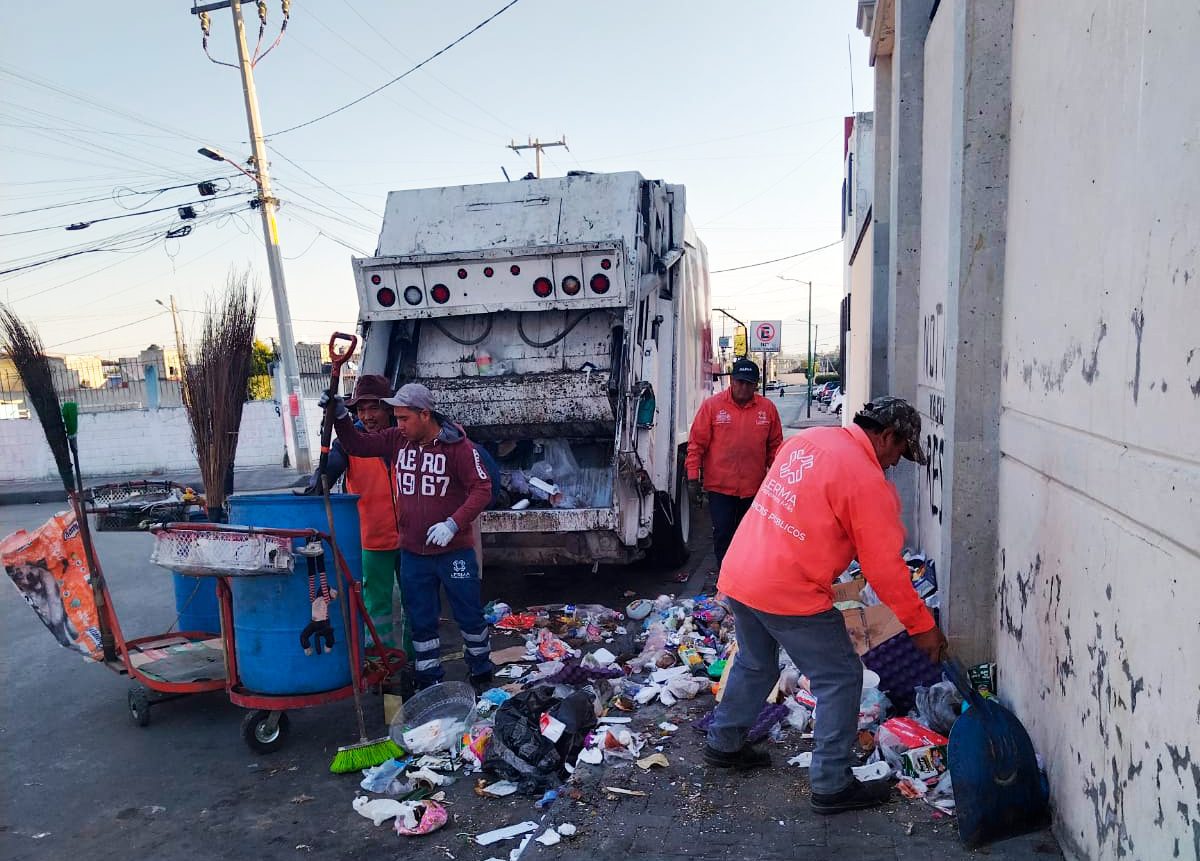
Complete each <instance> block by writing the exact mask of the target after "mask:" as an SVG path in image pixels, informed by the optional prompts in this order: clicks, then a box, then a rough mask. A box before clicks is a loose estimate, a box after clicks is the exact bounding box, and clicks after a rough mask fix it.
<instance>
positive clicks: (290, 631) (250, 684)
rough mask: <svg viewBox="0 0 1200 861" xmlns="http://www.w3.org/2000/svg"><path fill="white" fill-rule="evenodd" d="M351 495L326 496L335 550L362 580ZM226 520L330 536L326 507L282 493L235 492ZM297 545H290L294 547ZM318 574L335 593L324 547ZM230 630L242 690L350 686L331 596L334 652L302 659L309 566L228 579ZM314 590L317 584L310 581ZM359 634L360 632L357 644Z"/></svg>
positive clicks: (337, 607)
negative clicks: (324, 574)
mask: <svg viewBox="0 0 1200 861" xmlns="http://www.w3.org/2000/svg"><path fill="white" fill-rule="evenodd" d="M357 501H358V497H357V496H356V495H354V494H345V493H338V494H334V495H333V496H332V497H331V502H332V505H333V520H334V525H335V527H336V529H337V538H338V546H339V548H340V549H341V551H342V554H343V555H344V556H345V558H346V563H347V565H348V567H349V568H350V573H351V575H352V576H353V577H354V579H355V580H358V581H359V582H362V545H361V543H360V540H359V531H358V507H357ZM229 522H230V523H233V524H238V525H240V526H260V527H264V528H277V529H319V530H321V531H322V532H328V531H329V524H328V522H327V521H326V519H325V505H324V503H323V502H322V500H321V497H319V496H296V495H295V494H293V493H291V492H288V493H247V494H240V493H239V494H234V495H233V496H232V497H230V500H229ZM300 543H301V542H299V541H298V542H296V546H300ZM325 569H326V571H327V579H328V582H329V586H330V588H331V589H333V588H338V585H337V584H338V578H337V575H336V566H335V563H334V557H333V552H332V551H331V550H330V548H329V546H328V545H326V547H325ZM229 582H230V586H231V588H232V592H233V631H234V638H235V642H236V650H235V651H236V655H237V664H238V675H239V676H240V677H241V680H242V686H243V687H245V688H246V689H247V690H250V691H254V692H256V693H261V694H278V695H290V694H312V693H319V692H321V691H330V690H334V689H336V688H341V687H345V686H346V685H348V684H350V659H349V657H348V654H347V649H348V646H347V642H346V641H347V637H346V630H345V626H344V624H343V621H342V602H343V601H345V600H347V599H346V596H345V595H344V594H343V593H342V590H341V589H340V588H338V597H337V600H336V601H334V602H333V603H332V604H330V606H329V621H330V623H331V624H332V626H333V631H334V635H333V636H334V646H333V649H332V650H330V651H328V652H324V653H321V654H317V653H316V652H315V650H314V653H313V654H312V655H306V654H305V653H304V650H303V649H302V648H301V646H300V634H301V632H302V631H303V630H304V628H305V627H306V626H307V625H308V623H309V622H310V621H311V620H312V602H311V601H310V599H309V589H308V566H307V562H306V560H305V559H304V558H303V557H301V556H297V557H296V569H295V571H293V572H292V573H290V574H284V575H273V574H272V575H257V576H251V577H231V578H229ZM317 588H318V589H319V588H320V583H319V582H318V583H317ZM362 636H363V631H362V630H361V627H360V630H359V638H360V640H359V641H360V642H361V641H362V640H361V638H362Z"/></svg>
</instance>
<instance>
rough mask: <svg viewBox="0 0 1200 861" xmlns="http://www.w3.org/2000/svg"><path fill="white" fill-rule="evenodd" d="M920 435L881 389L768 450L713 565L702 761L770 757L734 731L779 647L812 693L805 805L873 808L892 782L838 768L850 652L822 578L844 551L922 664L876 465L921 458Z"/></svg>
mask: <svg viewBox="0 0 1200 861" xmlns="http://www.w3.org/2000/svg"><path fill="white" fill-rule="evenodd" d="M920 440H921V417H920V415H919V414H918V413H917V411H916V410H915V409H913V407H912V406H911V405H909V404H908V402H907V401H904V400H901V399H900V398H891V397H883V398H877V399H876V400H874V401H872V402H871V403H868V404H866V405H865V406H864V407H863V409H862V410H861V411H860V412H859V413H858V414H857V415H855V417H854V424H853V425H851V426H850V427H848V428H841V427H821V428H812V429H809V430H805V431H801V432H800V433H799V434H797V435H796V436H795V437H793V438H792V439H790V440H788V441H787V442H785V443H784V444H783V447H782V448H781V449H780V450H779V454H778V455H777V456H776V458H775V462H774V463H773V464H772V465H771V469H770V471H768V473H767V477H766V479H765V480H764V481H763V483H762V486H761V487H760V488H759V491H758V494H757V495H756V496H755V497H754V502H753V504H752V505H751V508H750V511H749V513H748V514H747V515H746V517H745V519H744V520H743V521H742V524H741V526H740V527H738V531H737V533H736V534H735V535H734V538H733V542H732V544H731V545H730V547H729V552H728V553H727V554H726V556H725V562H724V564H723V565H722V566H721V574H720V578H719V579H718V581H717V588H718V589H719V590H720V591H721V592H723V593H725V594H726V595H727V596H728V597H729V599H730V605H731V609H732V612H733V617H734V621H735V622H736V624H737V644H738V652H737V658H736V660H735V661H734V664H733V667H732V668H731V669H730V672H729V678H728V680H727V683H726V687H725V694H724V698H723V699H722V700H721V703H720V705H718V706H717V710H716V714H715V715H714V717H713V721H712V725H711V727H710V728H709V731H708V743H707V744H706V745H705V748H704V759H705V761H706V762H708V763H709V764H710V765H715V766H717V767H720V768H739V769H748V768H757V767H761V766H766V765H770V758H769V757H768V755H767V753H766V752H765V751H762V750H757V749H755V748H752V747H750V746H749V745H747V744H746V741H745V740H746V734H747V732H748V731H749V729H750V727H751V726H752V725H753V723H754V720H755V718H757V717H758V714H759V711H760V710H761V709H762V706H763V703H764V702H765V701H766V698H767V695H768V694H769V693H770V692H771V688H772V687H773V686H774V684H775V681H776V679H777V678H778V676H779V668H778V664H777V660H776V659H777V656H778V654H779V648H780V647H781V646H782V647H783V649H784V650H785V651H786V652H787V653H788V655H789V656H790V657H791V658H792V660H793V661H794V662H795V663H796V666H798V667H799V668H800V669H801V670H802V671H803V672H804V673H805V674H806V675H807V676H808V678H809V681H810V682H811V686H812V692H813V694H814V695H815V696H816V698H817V710H816V726H815V732H814V741H815V743H816V749H815V750H814V751H813V759H812V768H811V770H810V778H811V781H812V798H811V799H810V804H811V806H812V809H813V811H814V812H816V813H822V814H830V813H841V812H843V811H846V810H858V809H862V808H865V807H874V806H876V805H878V804H882V803H883V802H885V801H886V800H887V799H888V796H889V795H890V793H891V781H890V780H886V779H884V780H874V781H869V782H859V781H858V780H856V779H855V778H854V776H853V774H852V773H851V771H850V767H851V765H852V764H853V762H852V756H853V746H854V740H855V737H856V735H857V729H858V709H859V702H860V700H861V698H862V662H861V661H860V660H859V659H858V656H857V655H856V654H855V652H854V647H853V646H852V645H851V643H850V636H849V635H848V634H847V633H846V626H845V623H844V622H843V619H842V614H841V613H840V612H838V611H837V610H836V609H834V607H833V590H832V584H833V581H834V579H835V578H836V577H837V576H838V575H839V574H841V572H842V571H844V570H845V569H846V566H847V565H849V564H850V562H851V560H852V559H854V558H856V557H857V559H858V561H859V564H860V565H861V566H862V571H863V575H864V576H865V577H866V579H867V581H868V582H869V583H870V584H871V586H872V587H874V589H875V593H876V594H877V595H878V596H879V598H880V600H881V601H882V602H883V603H884V604H886V605H887V606H888V607H890V608H891V609H892V611H893V612H894V613H895V614H896V617H897V618H898V619H899V620H900V621H901V622H902V623H903V624H904V626H905V628H906V629H907V630H908V633H909V635H910V636H911V637H912V640H913V643H914V644H915V645H916V646H917V648H919V649H920V650H921V651H922V652H924V653H925V655H926V656H927V657H928V658H929V659H930V660H931V661H934V662H937V661H939V660H941V658H942V655H943V653H944V652H945V649H946V638H945V636H943V634H942V632H941V631H940V630H939V629H938V627H937V625H936V624H935V623H934V620H933V616H932V615H931V614H930V612H929V609H928V608H927V607H926V606H925V603H924V602H923V601H922V600H921V598H920V597H919V596H918V595H917V592H916V590H915V589H914V588H913V585H912V580H911V579H910V576H909V572H908V566H906V565H905V564H904V560H903V559H902V558H901V550H902V548H903V544H904V527H903V526H902V525H901V522H900V499H899V497H898V496H897V494H896V489H895V487H894V486H893V485H892V484H891V482H889V481H888V480H887V478H886V477H885V476H884V470H886V469H889V468H890V467H892V466H895V465H896V464H897V463H898V462H899V460H900V458H901V457H906V458H908V459H909V460H912V461H916V462H917V463H919V464H924V463H926V457H925V454H924V452H923V451H922V450H921V441H920Z"/></svg>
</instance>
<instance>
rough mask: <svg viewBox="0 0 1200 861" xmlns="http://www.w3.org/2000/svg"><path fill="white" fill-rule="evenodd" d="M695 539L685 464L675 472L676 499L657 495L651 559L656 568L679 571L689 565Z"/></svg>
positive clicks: (660, 494)
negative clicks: (692, 540) (680, 567)
mask: <svg viewBox="0 0 1200 861" xmlns="http://www.w3.org/2000/svg"><path fill="white" fill-rule="evenodd" d="M691 537H692V507H691V505H690V504H689V502H688V496H687V482H686V478H685V473H684V470H683V464H682V463H680V464H679V468H678V469H677V470H676V471H675V499H674V501H672V500H671V497H670V496H669V495H668V494H666V493H659V494H656V495H655V500H654V533H653V535H652V536H651V543H650V557H651V559H652V560H653V561H654V563H655V564H657V565H662V566H663V567H666V568H678V567H679V566H681V565H683V564H684V563H685V562H687V561H688V557H689V556H690V555H691V552H692V551H691V548H690V547H689V546H688V543H689V542H690V540H691Z"/></svg>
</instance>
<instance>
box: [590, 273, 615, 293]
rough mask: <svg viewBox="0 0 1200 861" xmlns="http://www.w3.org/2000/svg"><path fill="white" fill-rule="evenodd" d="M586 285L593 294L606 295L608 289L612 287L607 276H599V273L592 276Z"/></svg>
mask: <svg viewBox="0 0 1200 861" xmlns="http://www.w3.org/2000/svg"><path fill="white" fill-rule="evenodd" d="M588 284H589V285H590V286H591V288H592V292H593V293H607V292H608V288H609V287H611V286H612V283H611V282H610V281H609V280H608V276H607V275H601V274H600V273H599V272H597V273H596V274H595V275H593V276H592V280H591V281H589V282H588Z"/></svg>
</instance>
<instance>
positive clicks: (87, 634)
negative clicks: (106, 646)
mask: <svg viewBox="0 0 1200 861" xmlns="http://www.w3.org/2000/svg"><path fill="white" fill-rule="evenodd" d="M0 560H2V561H3V563H4V570H5V573H7V574H8V576H9V578H10V579H11V580H12V582H13V585H15V586H16V587H17V591H18V592H20V593H21V596H22V597H23V598H24V599H25V602H26V603H27V604H29V606H30V607H32V608H33V611H34V612H35V613H37V615H38V618H39V619H41V620H42V624H43V625H45V626H46V627H47V628H48V629H49V630H50V633H52V634H53V635H54V638H55V639H56V640H58V642H59V643H60V644H61V645H63V646H65V647H66V648H68V649H72V650H74V651H77V652H81V653H82V654H84V655H85V656H87V657H89V658H91V659H92V660H94V661H100V660H103V651H102V650H101V648H100V614H99V612H98V611H97V610H96V597H95V593H94V592H93V591H92V578H91V572H90V571H89V570H88V564H87V555H86V554H85V553H84V549H83V538H82V536H80V534H79V524H78V523H76V522H75V514H74V513H73V512H70V511H66V512H62V513H59V514H56V515H54V517H52V518H50V520H48V521H46V523H44V524H43V525H42V526H40V527H39V528H38V529H37V530H36V531H34V532H32V533H30V532H26V531H25V530H24V529H19V530H17V531H16V532H14V533H13V534H12V535H10V536H8V537H7V538H5V539H4V540H3V541H0Z"/></svg>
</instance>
